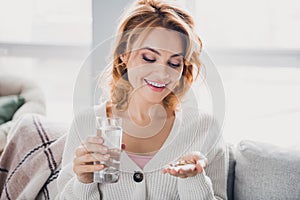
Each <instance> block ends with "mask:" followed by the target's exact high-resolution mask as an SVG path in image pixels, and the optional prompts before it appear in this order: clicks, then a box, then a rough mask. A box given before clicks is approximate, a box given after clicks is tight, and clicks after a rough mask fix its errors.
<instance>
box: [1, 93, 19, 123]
mask: <svg viewBox="0 0 300 200" xmlns="http://www.w3.org/2000/svg"><path fill="white" fill-rule="evenodd" d="M24 103H25V99H24V98H23V97H21V96H18V95H9V96H2V97H0V125H1V124H4V123H5V122H7V121H9V120H11V119H12V117H13V116H14V113H15V112H16V111H17V110H18V108H20V107H21V106H22V105H23V104H24Z"/></svg>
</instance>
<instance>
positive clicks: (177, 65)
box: [168, 62, 181, 68]
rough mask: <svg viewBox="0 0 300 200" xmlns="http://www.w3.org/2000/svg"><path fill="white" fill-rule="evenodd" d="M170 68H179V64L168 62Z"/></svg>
mask: <svg viewBox="0 0 300 200" xmlns="http://www.w3.org/2000/svg"><path fill="white" fill-rule="evenodd" d="M168 64H169V65H170V66H171V67H175V68H176V67H180V66H181V63H172V62H169V63H168Z"/></svg>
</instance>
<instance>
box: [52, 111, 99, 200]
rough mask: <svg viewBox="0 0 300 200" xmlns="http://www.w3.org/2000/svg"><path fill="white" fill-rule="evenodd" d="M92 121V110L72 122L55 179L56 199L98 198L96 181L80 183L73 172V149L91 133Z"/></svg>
mask: <svg viewBox="0 0 300 200" xmlns="http://www.w3.org/2000/svg"><path fill="white" fill-rule="evenodd" d="M93 122H94V115H93V113H92V112H87V113H81V114H79V115H78V116H76V117H75V118H74V120H73V122H72V125H71V128H70V130H69V134H68V137H67V140H66V144H65V148H64V153H63V159H62V169H61V171H60V173H59V176H58V179H57V187H58V194H57V197H56V199H91V200H93V199H95V200H96V199H97V200H98V199H100V196H99V195H100V194H99V192H98V189H97V183H90V184H84V183H81V182H80V181H79V180H78V179H77V176H76V174H75V173H74V172H73V159H74V155H75V149H76V148H77V147H78V146H79V145H80V143H81V141H82V140H84V139H85V137H86V136H88V135H92V134H93V131H94V130H93Z"/></svg>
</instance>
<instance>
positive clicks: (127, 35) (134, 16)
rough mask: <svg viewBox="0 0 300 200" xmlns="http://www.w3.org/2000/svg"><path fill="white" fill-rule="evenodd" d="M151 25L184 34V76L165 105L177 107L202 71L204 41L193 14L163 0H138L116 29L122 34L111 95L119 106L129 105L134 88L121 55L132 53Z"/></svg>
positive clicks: (116, 48)
mask: <svg viewBox="0 0 300 200" xmlns="http://www.w3.org/2000/svg"><path fill="white" fill-rule="evenodd" d="M151 28H166V29H170V30H173V31H177V32H179V33H180V34H181V35H183V36H184V37H182V39H183V43H184V66H183V72H182V76H181V78H180V80H179V81H178V84H177V85H176V87H175V89H174V90H173V91H172V92H171V93H170V94H169V95H167V96H166V97H165V98H164V99H163V105H164V107H165V108H169V109H174V110H175V109H176V106H177V105H178V102H179V99H180V98H181V97H182V96H183V95H184V94H185V93H186V92H187V90H188V89H189V88H190V85H191V84H192V83H193V82H194V79H195V78H197V76H198V74H199V72H200V66H201V62H200V58H199V56H200V52H201V49H202V42H201V40H200V38H199V37H198V36H197V34H196V33H195V31H194V21H193V19H192V17H191V15H190V14H189V13H188V12H187V11H185V10H183V9H182V8H179V7H177V6H175V5H171V4H170V3H166V2H164V1H162V0H139V1H137V2H135V3H134V4H133V5H132V6H131V7H130V8H129V9H128V12H126V13H125V15H124V16H123V20H121V23H120V25H119V27H118V29H117V30H118V32H117V34H118V35H119V37H118V39H117V40H116V45H115V48H114V51H113V63H112V65H113V66H112V80H111V82H110V88H111V90H110V96H111V100H112V104H114V105H116V108H117V109H119V110H125V109H126V108H127V106H128V99H129V96H130V92H131V91H132V89H133V88H132V86H131V84H130V83H129V81H128V77H127V67H126V63H125V62H123V61H122V59H121V55H124V54H125V55H127V56H130V52H131V50H132V44H134V42H137V40H139V39H141V37H142V35H145V34H146V33H148V32H149V31H151ZM195 71H196V74H195ZM194 75H195V76H194ZM178 98H179V99H178Z"/></svg>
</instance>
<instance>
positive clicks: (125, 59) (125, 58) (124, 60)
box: [120, 53, 127, 63]
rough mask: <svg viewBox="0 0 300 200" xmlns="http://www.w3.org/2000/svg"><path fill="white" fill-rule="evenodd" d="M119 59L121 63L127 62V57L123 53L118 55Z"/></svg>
mask: <svg viewBox="0 0 300 200" xmlns="http://www.w3.org/2000/svg"><path fill="white" fill-rule="evenodd" d="M120 59H121V60H122V62H124V63H126V62H127V56H126V54H125V53H123V54H121V55H120Z"/></svg>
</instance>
